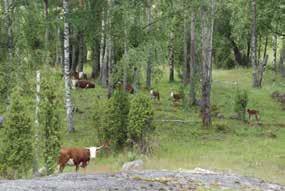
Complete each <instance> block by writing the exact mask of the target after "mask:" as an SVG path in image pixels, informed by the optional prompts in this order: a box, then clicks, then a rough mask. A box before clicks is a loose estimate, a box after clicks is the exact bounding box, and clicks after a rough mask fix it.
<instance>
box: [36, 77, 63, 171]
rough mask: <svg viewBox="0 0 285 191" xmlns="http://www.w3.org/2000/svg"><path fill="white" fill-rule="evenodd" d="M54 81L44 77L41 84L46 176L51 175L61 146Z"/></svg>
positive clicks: (41, 124)
mask: <svg viewBox="0 0 285 191" xmlns="http://www.w3.org/2000/svg"><path fill="white" fill-rule="evenodd" d="M55 87H56V81H55V80H54V79H52V78H49V77H45V78H44V79H43V80H42V82H41V92H40V94H41V96H40V97H41V101H40V113H39V114H40V115H39V116H40V120H39V122H40V126H41V130H42V132H41V133H42V137H43V139H42V140H43V157H44V163H45V168H46V172H47V174H52V173H53V172H54V170H55V168H56V161H57V158H58V153H59V150H60V145H61V141H60V140H61V136H60V126H61V121H60V113H59V109H58V108H59V100H58V98H57V95H56V89H55Z"/></svg>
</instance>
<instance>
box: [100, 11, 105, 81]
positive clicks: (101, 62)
mask: <svg viewBox="0 0 285 191" xmlns="http://www.w3.org/2000/svg"><path fill="white" fill-rule="evenodd" d="M102 15H103V16H102V21H101V40H100V68H101V70H100V81H101V82H103V80H102V77H103V67H104V66H103V65H104V55H105V48H106V38H105V18H106V16H105V12H104V11H103V13H102Z"/></svg>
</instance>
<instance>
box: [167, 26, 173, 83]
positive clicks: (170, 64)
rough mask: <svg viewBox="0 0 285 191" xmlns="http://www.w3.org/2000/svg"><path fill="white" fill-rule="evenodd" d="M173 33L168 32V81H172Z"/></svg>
mask: <svg viewBox="0 0 285 191" xmlns="http://www.w3.org/2000/svg"><path fill="white" fill-rule="evenodd" d="M173 41H174V33H173V32H172V31H170V33H169V43H168V65H169V82H174V47H173V43H174V42H173Z"/></svg>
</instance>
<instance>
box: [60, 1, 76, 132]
mask: <svg viewBox="0 0 285 191" xmlns="http://www.w3.org/2000/svg"><path fill="white" fill-rule="evenodd" d="M63 9H64V82H65V107H66V121H67V130H68V132H70V133H71V132H74V130H75V129H74V126H73V114H72V100H71V87H70V85H71V83H70V68H69V24H68V21H67V17H68V13H69V7H68V0H63Z"/></svg>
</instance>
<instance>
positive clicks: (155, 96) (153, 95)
mask: <svg viewBox="0 0 285 191" xmlns="http://www.w3.org/2000/svg"><path fill="white" fill-rule="evenodd" d="M149 93H150V97H151V98H152V99H154V100H155V99H157V100H158V101H159V99H160V97H159V92H158V91H154V90H153V89H151V90H150V92H149Z"/></svg>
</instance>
